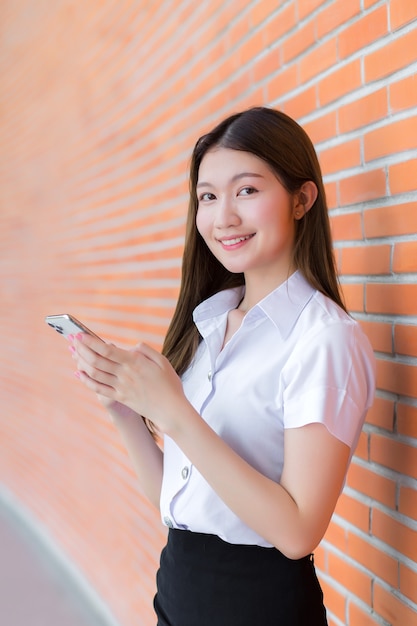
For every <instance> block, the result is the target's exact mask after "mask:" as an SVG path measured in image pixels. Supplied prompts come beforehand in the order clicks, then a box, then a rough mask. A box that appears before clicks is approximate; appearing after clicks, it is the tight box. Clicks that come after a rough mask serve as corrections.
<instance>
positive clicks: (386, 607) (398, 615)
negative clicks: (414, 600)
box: [374, 584, 417, 626]
mask: <svg viewBox="0 0 417 626" xmlns="http://www.w3.org/2000/svg"><path fill="white" fill-rule="evenodd" d="M374 609H375V611H376V612H377V613H378V614H379V615H381V616H382V617H383V618H384V619H385V620H386V621H387V622H388V623H389V624H390V626H405V625H406V624H407V626H417V613H416V612H415V611H414V610H413V609H412V608H410V607H408V606H406V604H405V603H404V602H401V600H400V599H399V598H398V597H397V596H395V595H394V594H393V593H391V592H390V591H388V590H387V589H385V588H383V587H381V586H380V585H378V584H377V585H375V590H374Z"/></svg>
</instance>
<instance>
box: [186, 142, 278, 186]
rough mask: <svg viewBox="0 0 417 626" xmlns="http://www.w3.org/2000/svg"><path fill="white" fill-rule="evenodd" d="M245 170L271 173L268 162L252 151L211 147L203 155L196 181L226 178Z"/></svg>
mask: <svg viewBox="0 0 417 626" xmlns="http://www.w3.org/2000/svg"><path fill="white" fill-rule="evenodd" d="M242 172H247V173H248V174H250V173H254V174H258V175H261V176H266V175H268V174H269V175H271V173H272V172H271V170H270V168H269V166H268V164H267V163H266V162H265V161H264V160H263V159H260V158H259V157H257V156H256V155H255V154H252V152H244V151H243V150H231V149H230V148H212V149H211V150H209V151H208V152H206V154H205V155H204V157H203V159H202V161H201V164H200V168H199V171H198V183H201V182H209V183H212V182H216V181H217V180H228V179H230V178H233V176H236V175H237V174H241V173H242Z"/></svg>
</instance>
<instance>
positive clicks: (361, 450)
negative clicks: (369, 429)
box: [355, 431, 369, 461]
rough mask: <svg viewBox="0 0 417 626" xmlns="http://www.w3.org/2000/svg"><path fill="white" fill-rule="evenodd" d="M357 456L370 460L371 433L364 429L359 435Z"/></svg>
mask: <svg viewBox="0 0 417 626" xmlns="http://www.w3.org/2000/svg"><path fill="white" fill-rule="evenodd" d="M355 456H357V457H359V458H361V459H363V460H364V461H369V435H368V434H367V433H365V432H364V431H362V432H361V434H360V437H359V442H358V446H357V448H356V450H355Z"/></svg>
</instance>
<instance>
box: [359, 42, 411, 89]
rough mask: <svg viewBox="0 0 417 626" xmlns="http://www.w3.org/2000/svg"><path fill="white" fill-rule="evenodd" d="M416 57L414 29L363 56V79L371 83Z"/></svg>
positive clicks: (406, 64)
mask: <svg viewBox="0 0 417 626" xmlns="http://www.w3.org/2000/svg"><path fill="white" fill-rule="evenodd" d="M416 59H417V46H416V31H415V30H413V31H411V32H409V33H407V34H404V35H402V36H401V37H399V38H398V39H396V40H394V41H392V42H391V43H387V44H386V45H385V46H383V47H382V48H380V49H379V50H376V51H375V52H371V53H370V54H368V55H367V56H366V57H365V80H366V82H367V83H371V82H373V81H374V80H379V79H381V78H384V77H386V76H389V75H390V74H393V73H394V72H396V71H398V70H400V69H402V68H404V67H407V66H408V65H410V64H411V63H413V62H414V61H415V60H416Z"/></svg>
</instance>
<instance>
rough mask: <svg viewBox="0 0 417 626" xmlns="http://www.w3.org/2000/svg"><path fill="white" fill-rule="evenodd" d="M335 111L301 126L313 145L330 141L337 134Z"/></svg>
mask: <svg viewBox="0 0 417 626" xmlns="http://www.w3.org/2000/svg"><path fill="white" fill-rule="evenodd" d="M336 122H337V119H336V111H330V113H327V114H326V115H322V116H320V117H318V118H316V119H315V120H311V121H309V122H307V123H305V124H303V128H304V130H305V131H306V133H307V134H308V136H309V137H310V139H311V141H312V142H313V144H315V145H316V144H318V143H320V142H321V141H325V140H326V139H330V138H331V137H334V136H335V135H336V134H337V126H336Z"/></svg>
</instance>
